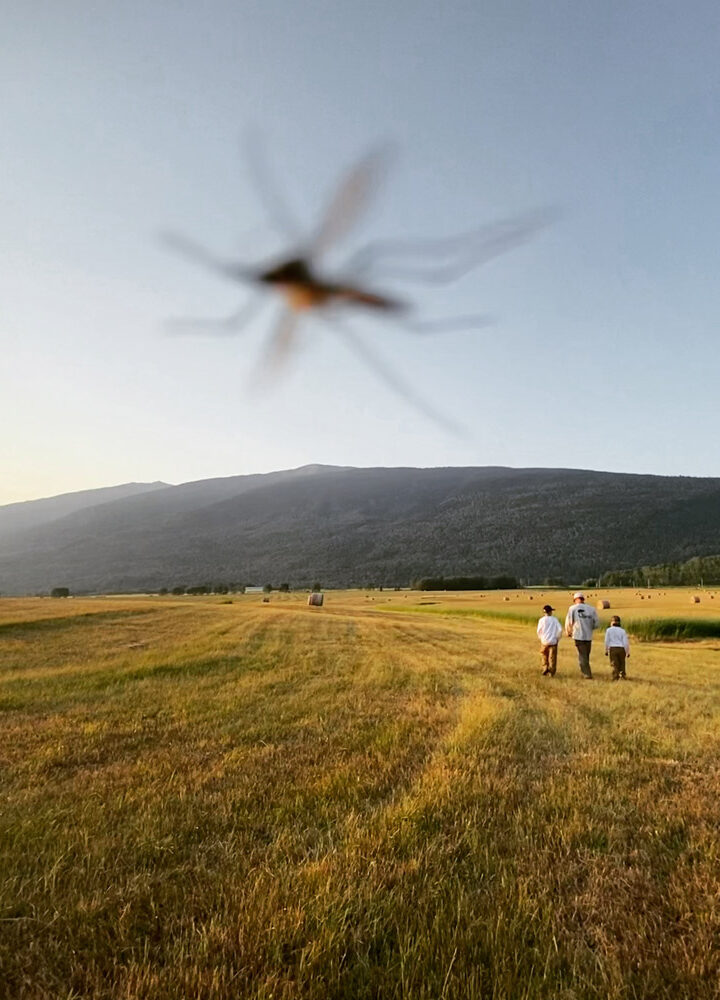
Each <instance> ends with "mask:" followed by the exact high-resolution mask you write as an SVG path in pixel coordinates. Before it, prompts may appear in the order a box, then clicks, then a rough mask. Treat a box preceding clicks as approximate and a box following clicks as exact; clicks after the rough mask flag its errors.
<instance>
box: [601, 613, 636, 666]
mask: <svg viewBox="0 0 720 1000" xmlns="http://www.w3.org/2000/svg"><path fill="white" fill-rule="evenodd" d="M621 626H622V622H621V621H620V618H619V616H618V615H613V616H612V618H611V619H610V628H608V629H605V656H609V657H610V666H611V667H612V672H613V674H612V679H613V680H614V681H619V680H621V679H622V680H625V659H626V657H628V656H630V640H629V638H628V634H627V632H626V631H625V629H624V628H622V627H621Z"/></svg>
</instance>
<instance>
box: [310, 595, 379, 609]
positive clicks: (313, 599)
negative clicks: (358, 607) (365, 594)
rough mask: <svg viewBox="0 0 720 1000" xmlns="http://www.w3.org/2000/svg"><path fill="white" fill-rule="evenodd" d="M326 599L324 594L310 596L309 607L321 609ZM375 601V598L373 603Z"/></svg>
mask: <svg viewBox="0 0 720 1000" xmlns="http://www.w3.org/2000/svg"><path fill="white" fill-rule="evenodd" d="M324 598H325V595H324V594H310V596H309V597H308V606H309V607H311V608H321V607H322V606H323V600H324ZM374 600H375V598H374V597H373V601H374Z"/></svg>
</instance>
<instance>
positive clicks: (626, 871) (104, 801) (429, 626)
mask: <svg viewBox="0 0 720 1000" xmlns="http://www.w3.org/2000/svg"><path fill="white" fill-rule="evenodd" d="M616 593H617V592H616ZM502 596H503V595H492V596H487V597H485V598H479V597H478V595H471V596H470V597H467V596H465V595H457V596H456V595H447V596H445V595H439V596H438V597H437V598H436V599H438V600H440V601H441V605H440V607H444V606H445V601H446V600H447V601H448V603H449V604H451V605H453V604H454V605H457V606H458V607H463V606H464V607H472V605H468V604H463V602H464V601H473V600H475V601H482V600H484V601H488V602H497V603H496V604H493V607H495V609H496V610H507V609H508V603H510V605H511V610H519V608H517V606H516V605H517V604H519V603H520V600H521V598H520V597H518V598H517V599H513V600H511V602H504V601H502ZM524 596H525V597H527V595H524ZM564 596H567V595H564ZM628 597H629V598H630V597H632V595H628ZM655 597H656V595H655V594H653V597H652V601H654V600H655ZM431 599H433V597H432V595H417V594H415V595H412V594H405V593H401V592H400V593H397V592H390V593H388V592H383V593H379V592H372V593H370V594H368V595H366V594H365V593H359V592H358V593H345V594H334V593H331V594H328V595H327V596H326V605H325V607H324V608H322V609H315V608H308V607H306V605H305V601H306V595H293V594H290V595H283V596H280V595H273V598H272V600H271V602H270V603H269V604H263V603H262V600H261V598H259V597H257V596H254V595H253V596H250V595H248V596H247V597H242V598H233V603H232V604H227V603H223V599H218V598H210V599H203V598H199V599H194V598H181V599H176V598H155V599H153V598H109V599H94V600H91V599H87V600H79V599H76V600H72V601H49V600H45V601H42V600H37V601H14V600H5V601H0V643H2V660H1V663H0V725H2V729H3V732H2V741H1V742H0V795H1V796H2V800H3V802H4V808H3V810H2V815H1V816H0V850H1V853H2V858H3V865H2V871H1V872H0V881H1V883H2V892H1V895H0V995H1V996H3V997H7V998H8V1000H9V998H13V1000H15V998H18V1000H25V998H33V1000H35V998H38V1000H39V998H43V1000H44V998H48V1000H49V998H53V1000H56V998H63V1000H73V998H74V1000H81V998H82V1000H85V998H90V1000H99V998H108V1000H110V998H112V1000H131V998H132V1000H135V998H140V997H142V998H144V1000H145V998H147V1000H161V998H162V1000H171V998H172V1000H177V998H186V997H187V998H196V997H197V998H203V1000H204V998H211V1000H220V998H222V1000H229V998H233V1000H234V998H246V997H247V998H256V1000H269V998H271V997H272V998H275V1000H278V998H281V1000H291V998H318V1000H319V998H328V997H330V998H338V1000H339V998H345V997H352V998H355V997H358V998H368V1000H369V998H422V1000H438V998H443V997H444V998H448V1000H449V998H466V997H467V998H478V1000H480V998H486V997H492V998H497V1000H501V998H502V1000H531V998H532V1000H535V998H547V1000H550V998H562V1000H585V998H588V1000H589V998H597V1000H600V998H603V1000H605V998H612V1000H629V998H639V997H643V998H645V997H647V998H652V1000H655V998H668V1000H669V998H673V1000H676V998H679V997H688V998H690V997H693V998H700V1000H705V998H708V1000H709V998H711V997H717V996H718V995H719V994H718V986H717V983H718V977H719V976H720V868H719V866H718V862H719V859H720V832H719V830H718V824H717V817H718V814H719V807H720V674H719V673H718V669H717V668H718V664H720V659H719V658H718V653H719V651H718V649H717V648H716V647H717V645H718V644H717V643H712V642H697V643H692V644H685V645H682V644H675V645H668V646H662V645H656V644H651V643H649V644H643V645H637V646H636V647H635V648H634V650H633V656H632V658H631V659H630V661H629V674H630V677H631V679H630V681H628V682H627V683H618V684H611V683H610V681H609V671H608V669H607V668H606V667H605V661H604V659H603V658H602V656H601V655H600V650H599V649H597V648H596V649H595V650H594V653H593V665H594V668H595V672H596V677H597V679H596V681H595V682H593V683H592V684H587V683H582V682H581V680H580V677H579V672H578V669H577V665H576V663H575V656H574V650H573V648H572V645H571V644H570V643H568V642H567V640H565V641H564V642H563V643H562V644H561V651H560V661H559V675H558V677H557V678H555V679H552V680H548V679H547V678H542V677H541V676H540V665H539V657H538V654H537V643H536V641H535V636H534V629H533V628H532V627H531V626H528V625H523V624H519V623H515V622H512V621H502V620H486V619H480V618H474V617H469V616H463V615H459V616H458V615H445V614H440V615H434V614H427V613H424V610H425V609H426V608H427V605H423V607H422V608H420V606H419V602H420V601H425V600H431ZM610 600H611V601H612V600H613V597H612V593H611V596H610ZM676 600H677V601H680V598H677V597H676ZM536 602H537V603H538V604H540V605H541V604H542V603H545V602H544V600H542V599H541V597H540V595H539V594H537V595H534V601H533V602H532V603H531V602H527V603H526V604H525V608H528V609H529V611H530V613H534V611H535V610H537V608H533V605H534V604H535V603H536ZM550 603H551V604H556V605H558V606H559V608H560V609H561V610H562V611H564V607H565V601H564V600H563V601H562V602H561V601H560V599H559V595H557V593H556V594H555V599H554V600H553V599H551V600H550ZM651 603H652V602H651ZM381 606H382V608H381ZM630 606H631V605H630V604H629V605H628V607H630ZM616 608H617V605H616V604H615V603H613V607H612V609H611V612H610V613H612V611H615V610H616ZM421 610H422V611H423V613H420V611H421ZM523 610H524V609H523ZM653 611H654V609H653ZM679 611H681V612H682V613H685V612H686V611H688V612H689V611H691V607H690V604H689V598H688V603H687V607H686V606H685V604H684V603H683V604H682V607H680V606H677V607H674V608H672V611H669V612H668V613H673V614H677V613H678V612H679ZM620 613H621V614H623V609H621V610H620ZM706 613H707V612H706Z"/></svg>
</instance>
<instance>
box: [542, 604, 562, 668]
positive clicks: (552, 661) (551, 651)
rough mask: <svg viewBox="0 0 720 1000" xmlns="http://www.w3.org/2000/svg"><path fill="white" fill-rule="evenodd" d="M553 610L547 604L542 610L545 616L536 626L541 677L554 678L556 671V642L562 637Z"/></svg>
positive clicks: (559, 625) (560, 626)
mask: <svg viewBox="0 0 720 1000" xmlns="http://www.w3.org/2000/svg"><path fill="white" fill-rule="evenodd" d="M554 610H555V608H551V607H550V605H549V604H546V605H545V606H544V608H543V611H544V612H545V614H544V615H543V616H542V618H541V619H540V620H539V622H538V625H537V634H538V639H539V640H540V657H541V659H542V665H543V677H554V676H555V671H556V670H557V650H558V642H559V641H560V636H561V635H562V625H561V624H560V622H559V621H558V620H557V618H556V617H555V615H554V614H553V611H554Z"/></svg>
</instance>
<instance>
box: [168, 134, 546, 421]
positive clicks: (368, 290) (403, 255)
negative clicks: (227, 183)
mask: <svg viewBox="0 0 720 1000" xmlns="http://www.w3.org/2000/svg"><path fill="white" fill-rule="evenodd" d="M257 149H258V147H257V145H256V144H255V145H253V146H250V145H248V151H247V152H248V162H249V164H250V167H251V170H252V173H253V175H254V180H255V184H256V187H257V190H258V193H259V195H260V197H261V200H262V201H263V203H264V206H265V209H266V211H267V213H268V215H269V217H270V219H271V220H272V222H273V224H274V227H275V228H276V229H278V230H279V231H280V232H282V233H283V234H284V236H285V237H286V238H287V239H289V240H290V241H291V246H292V249H291V250H290V251H289V252H287V253H286V254H284V255H282V256H280V257H277V258H275V259H273V260H271V261H268V262H266V263H265V264H260V265H256V266H251V265H246V264H240V263H236V262H232V261H228V260H223V259H221V258H219V257H216V256H215V255H214V254H213V253H212V252H211V251H208V250H206V249H205V248H204V247H202V246H199V245H198V244H197V243H195V242H193V241H192V240H189V239H187V238H186V237H184V236H179V235H177V234H165V236H164V241H165V243H166V244H168V245H169V246H170V247H171V248H172V249H173V250H175V251H176V252H178V253H180V254H182V255H183V256H185V257H187V258H190V259H191V260H193V261H195V262H196V263H199V264H201V265H202V266H204V267H206V268H209V269H210V270H212V271H213V272H214V273H216V274H218V275H220V276H221V277H224V278H227V279H230V280H231V281H236V282H241V283H243V284H247V285H255V286H258V287H260V288H264V289H270V290H272V291H274V292H275V293H276V295H278V296H279V297H280V298H281V300H282V301H283V303H284V309H283V311H282V313H281V314H280V316H279V318H278V321H277V324H276V326H275V329H274V331H273V332H272V334H271V336H270V338H269V340H268V343H267V348H266V352H265V356H264V358H263V361H262V365H261V371H263V370H264V371H265V372H268V371H273V370H277V369H278V368H279V367H280V365H281V364H282V363H283V362H285V361H286V360H287V358H288V357H289V356H290V354H291V352H292V349H293V348H294V346H295V343H296V334H297V329H298V324H299V320H300V318H301V317H302V315H303V314H304V313H311V314H313V315H315V316H318V317H320V318H322V319H324V320H326V321H328V322H329V323H330V324H331V325H332V326H333V328H334V330H335V331H336V332H337V333H339V334H341V336H342V337H343V339H344V340H345V342H346V344H347V345H348V347H350V349H351V350H353V351H354V352H355V354H356V356H358V357H359V359H360V360H361V361H362V362H363V363H364V364H366V365H367V366H368V367H370V368H371V369H372V370H374V371H375V373H376V374H377V375H378V376H379V377H380V378H381V379H383V381H384V382H385V383H386V384H388V385H389V386H390V387H391V388H392V389H393V390H394V391H395V392H397V393H399V394H400V395H401V396H403V397H404V398H405V399H406V400H407V401H408V402H410V403H411V404H412V405H413V406H415V407H416V408H417V409H418V410H420V411H421V412H423V413H424V414H425V415H426V416H427V417H429V418H430V419H432V420H434V421H435V422H436V423H438V424H441V425H443V426H445V427H446V428H450V429H452V430H455V431H457V430H458V429H459V428H458V427H457V425H456V424H455V423H454V422H453V421H451V420H449V419H448V418H447V417H445V416H443V415H441V414H439V413H438V412H437V411H436V410H435V409H434V408H432V407H431V406H429V405H428V404H427V403H426V402H425V401H424V400H423V399H422V398H421V397H420V396H418V395H417V394H416V393H415V392H414V391H413V390H412V389H411V387H409V386H408V385H407V384H405V383H404V382H403V381H402V380H401V379H400V378H399V377H398V376H397V375H395V373H394V372H392V370H391V369H389V368H388V367H387V366H386V365H385V364H384V362H383V361H382V360H381V359H380V358H378V357H377V356H376V355H375V354H374V352H372V351H371V350H370V349H369V348H368V346H367V343H366V341H365V339H364V338H362V337H360V336H359V335H358V334H357V333H356V331H354V330H353V329H352V327H350V326H349V325H348V324H347V323H346V322H345V319H346V317H347V315H348V313H349V312H351V311H354V312H355V313H357V312H359V311H361V310H366V311H368V312H374V313H375V314H377V315H381V316H385V317H387V318H388V319H390V320H392V322H393V323H394V324H397V325H400V326H401V327H402V328H404V329H405V330H407V331H409V332H411V333H414V334H423V333H436V332H441V331H447V330H451V329H479V328H481V327H484V326H487V325H488V323H489V322H490V321H489V319H488V317H487V316H457V317H452V318H447V319H441V320H430V321H427V320H419V319H415V318H414V317H413V313H412V308H411V305H410V303H409V302H407V301H405V300H403V299H401V298H396V297H395V296H394V295H388V294H386V293H384V292H382V291H380V290H379V289H378V288H377V287H376V285H375V282H376V281H377V280H379V278H380V277H382V278H383V280H384V279H387V278H392V279H395V280H396V281H409V282H419V283H424V284H446V283H449V282H451V281H454V280H456V279H458V278H461V277H462V276H463V275H465V274H467V273H468V272H469V271H471V270H472V269H473V268H475V267H478V266H479V265H480V264H483V263H484V262H485V261H487V260H490V259H491V258H493V257H496V256H498V255H499V254H501V253H504V252H505V251H506V250H510V249H511V248H512V247H515V246H518V245H520V244H521V243H524V242H525V241H526V240H527V239H529V238H530V237H531V236H532V235H533V234H534V233H535V232H537V231H538V230H539V229H541V228H543V227H544V226H546V225H547V224H548V222H549V221H551V217H552V216H551V213H549V212H548V211H539V212H534V213H529V214H526V215H524V216H519V217H516V218H513V219H507V220H504V221H501V222H498V223H494V224H491V225H487V226H483V227H481V228H479V229H476V230H474V231H471V232H467V233H463V234H461V235H458V236H453V237H450V238H445V239H429V240H376V241H374V242H371V243H368V244H367V245H365V246H363V247H361V248H360V249H359V250H357V251H356V252H355V253H354V254H352V256H351V257H350V258H349V259H348V260H347V261H346V262H345V264H344V265H343V266H342V267H341V268H339V270H338V272H337V274H336V275H334V276H331V275H329V274H326V273H325V272H324V271H322V270H320V269H319V267H318V262H319V261H320V259H321V257H322V255H323V254H325V253H327V252H328V251H329V250H330V249H331V248H332V247H334V246H335V245H336V244H337V243H339V242H340V240H342V239H343V238H344V237H345V236H346V235H347V233H348V232H349V231H350V229H351V228H352V227H353V225H354V224H355V223H356V222H357V221H358V219H359V217H360V215H361V214H362V212H363V211H364V209H365V208H366V206H367V203H368V201H369V198H370V195H371V194H372V192H373V190H374V189H375V187H376V185H377V182H378V180H379V176H380V174H381V171H382V167H383V165H384V162H385V156H384V155H383V154H382V153H381V152H379V151H374V152H371V153H369V154H368V155H367V156H365V157H363V158H362V159H361V160H360V161H359V162H358V163H356V164H355V165H354V166H353V167H351V168H350V169H349V170H348V171H347V172H346V173H345V174H344V175H343V176H342V178H341V180H340V183H339V185H338V187H337V189H336V191H335V194H334V195H333V197H332V198H331V200H330V203H329V205H328V207H327V209H326V211H325V212H324V214H323V217H322V219H321V221H320V224H319V225H318V226H317V228H316V230H315V232H314V233H312V234H311V236H310V237H309V238H303V237H302V235H301V230H300V228H299V227H298V226H296V224H295V222H294V221H293V220H292V217H291V215H290V213H289V212H288V211H287V209H286V208H285V206H284V204H283V202H282V199H281V198H280V197H279V195H278V192H277V189H276V188H275V186H274V184H273V183H272V182H271V181H270V175H269V173H268V171H267V169H266V167H265V164H264V163H263V162H262V161H261V160H260V159H259V157H258V154H257ZM262 303H263V299H262V297H260V296H257V297H254V298H251V299H250V300H249V301H248V302H247V303H246V304H245V305H244V306H243V307H242V308H241V309H240V310H239V311H237V312H235V313H233V314H232V315H230V316H227V317H224V318H222V319H185V320H176V321H174V322H173V328H174V330H175V332H196V333H197V332H204V333H214V334H234V333H237V332H238V331H240V330H241V329H242V328H243V327H244V326H245V325H246V324H247V323H248V322H249V320H250V319H251V318H252V317H253V316H254V315H255V314H256V312H257V311H258V309H259V308H260V307H261V306H262Z"/></svg>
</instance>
